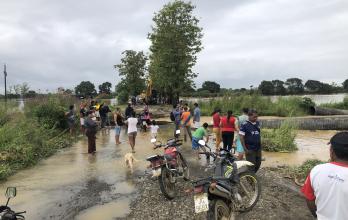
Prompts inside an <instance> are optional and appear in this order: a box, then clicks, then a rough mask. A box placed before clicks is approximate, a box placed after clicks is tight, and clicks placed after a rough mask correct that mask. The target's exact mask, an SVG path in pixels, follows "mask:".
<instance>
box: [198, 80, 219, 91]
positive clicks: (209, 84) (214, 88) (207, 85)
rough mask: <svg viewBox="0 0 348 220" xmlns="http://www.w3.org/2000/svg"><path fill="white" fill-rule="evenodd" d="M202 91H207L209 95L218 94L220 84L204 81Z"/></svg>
mask: <svg viewBox="0 0 348 220" xmlns="http://www.w3.org/2000/svg"><path fill="white" fill-rule="evenodd" d="M202 89H203V90H208V91H209V92H211V93H218V92H220V84H218V83H216V82H213V81H205V82H203V84H202Z"/></svg>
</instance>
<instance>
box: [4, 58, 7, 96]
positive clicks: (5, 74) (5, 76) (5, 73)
mask: <svg viewBox="0 0 348 220" xmlns="http://www.w3.org/2000/svg"><path fill="white" fill-rule="evenodd" d="M4 78H5V102H7V88H6V86H7V85H6V78H7V72H6V64H4Z"/></svg>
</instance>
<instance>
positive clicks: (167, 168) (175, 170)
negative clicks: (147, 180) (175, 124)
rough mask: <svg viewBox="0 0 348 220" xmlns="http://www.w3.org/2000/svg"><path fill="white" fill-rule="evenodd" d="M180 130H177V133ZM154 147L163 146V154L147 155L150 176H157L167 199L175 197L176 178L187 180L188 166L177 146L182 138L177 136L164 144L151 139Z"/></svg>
mask: <svg viewBox="0 0 348 220" xmlns="http://www.w3.org/2000/svg"><path fill="white" fill-rule="evenodd" d="M179 132H180V131H177V132H176V134H177V135H178V133H179ZM151 143H153V144H154V146H155V147H154V149H157V148H160V147H163V148H164V154H163V155H154V156H150V157H148V158H147V159H146V160H147V161H149V162H150V167H151V169H152V176H153V177H157V178H158V182H159V185H160V189H161V191H162V193H163V195H164V196H165V197H166V198H167V199H170V200H171V199H173V198H175V196H176V194H177V191H176V187H175V185H176V182H177V179H179V178H183V179H184V180H185V181H188V180H189V175H190V174H189V167H188V165H187V162H186V160H185V158H184V157H183V155H182V154H181V152H180V150H179V147H180V146H181V145H182V140H179V139H177V138H173V139H169V140H168V141H167V143H166V144H162V143H161V142H158V141H157V140H156V139H152V140H151Z"/></svg>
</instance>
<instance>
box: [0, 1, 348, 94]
mask: <svg viewBox="0 0 348 220" xmlns="http://www.w3.org/2000/svg"><path fill="white" fill-rule="evenodd" d="M166 2H168V1H161V0H137V1H136V0H99V1H96V0H94V1H92V0H55V1H54V0H1V1H0V63H1V64H3V63H7V65H8V84H9V85H13V84H18V83H22V82H28V83H29V84H30V86H31V88H32V89H35V90H37V89H41V90H42V91H43V90H46V89H49V90H50V91H53V90H55V89H56V88H58V87H60V86H63V87H65V88H74V86H75V85H76V84H78V83H79V82H80V81H82V80H90V81H92V82H93V83H95V84H96V85H98V84H100V83H101V82H105V81H110V82H112V84H113V85H115V83H117V82H118V81H119V77H118V73H117V72H116V70H115V69H114V68H113V65H114V64H117V63H119V61H120V56H121V52H122V51H123V50H126V49H133V50H144V51H145V52H146V53H148V48H149V45H150V42H149V41H148V40H147V34H148V32H149V31H150V29H151V25H152V17H153V14H154V12H156V11H158V10H159V9H160V8H161V7H162V6H163V4H164V3H166ZM193 3H194V4H195V5H196V6H197V8H196V10H195V14H196V15H197V16H198V17H199V18H200V25H201V27H203V32H204V37H203V45H204V50H203V51H202V52H201V53H200V54H199V59H198V62H197V64H196V67H195V71H196V72H198V73H199V77H198V78H197V79H196V80H195V81H196V84H197V86H201V83H202V82H203V81H205V80H213V81H217V82H218V83H220V84H221V85H222V86H223V87H232V88H241V87H249V86H250V85H258V84H259V83H260V81H261V80H272V79H281V80H285V79H287V78H289V77H300V78H302V79H304V80H307V79H317V80H322V81H325V82H333V81H334V82H337V83H341V82H343V80H344V79H347V78H348V1H347V0H224V1H222V0H219V1H211V0H196V1H193ZM1 69H2V68H1ZM1 72H2V71H1ZM0 84H1V86H0V89H1V93H3V85H2V84H3V77H2V74H1V78H0Z"/></svg>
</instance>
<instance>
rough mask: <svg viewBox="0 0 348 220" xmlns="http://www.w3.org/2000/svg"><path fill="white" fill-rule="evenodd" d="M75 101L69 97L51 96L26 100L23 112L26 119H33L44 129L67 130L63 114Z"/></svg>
mask: <svg viewBox="0 0 348 220" xmlns="http://www.w3.org/2000/svg"><path fill="white" fill-rule="evenodd" d="M74 102H76V99H75V98H73V97H71V96H59V95H52V96H49V97H41V98H36V99H32V100H28V101H27V102H26V103H25V111H26V114H27V116H28V117H34V118H36V119H37V121H38V122H39V123H40V125H41V126H43V127H44V128H46V129H52V128H58V129H66V128H68V124H67V118H66V117H65V112H66V111H67V110H68V107H69V105H73V104H74Z"/></svg>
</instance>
